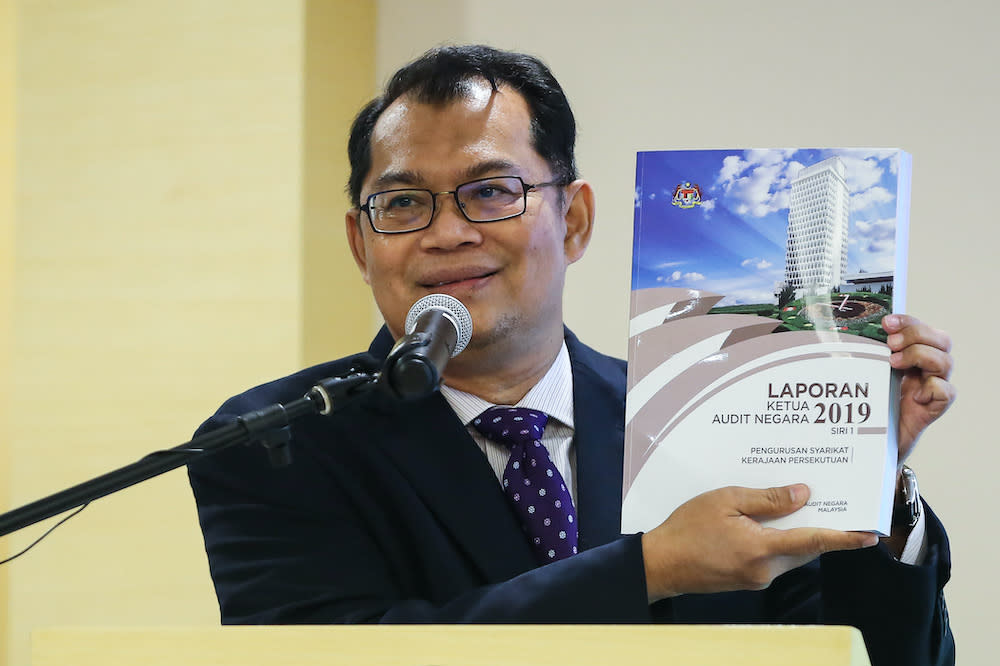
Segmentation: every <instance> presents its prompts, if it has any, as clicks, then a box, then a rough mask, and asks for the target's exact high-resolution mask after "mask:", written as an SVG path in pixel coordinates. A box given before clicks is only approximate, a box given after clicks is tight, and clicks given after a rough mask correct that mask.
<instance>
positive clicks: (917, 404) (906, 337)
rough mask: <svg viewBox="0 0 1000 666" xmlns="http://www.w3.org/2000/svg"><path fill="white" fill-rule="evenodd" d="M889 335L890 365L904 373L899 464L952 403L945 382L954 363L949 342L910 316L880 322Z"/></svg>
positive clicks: (951, 390) (944, 335)
mask: <svg viewBox="0 0 1000 666" xmlns="http://www.w3.org/2000/svg"><path fill="white" fill-rule="evenodd" d="M882 328H884V329H885V332H886V333H888V334H889V337H888V340H887V341H886V342H887V343H888V345H889V349H890V350H892V355H891V356H890V357H889V365H891V366H892V367H893V368H895V369H897V370H902V371H903V381H902V386H901V387H900V408H899V464H900V465H902V463H903V461H904V460H906V457H907V456H909V455H910V453H911V452H912V451H913V447H914V446H915V445H916V443H917V439H918V438H919V437H920V434H921V433H922V432H923V431H924V429H925V428H926V427H927V426H929V425H930V424H931V423H933V422H934V421H935V420H937V418H938V417H939V416H941V415H942V414H944V413H945V411H946V410H947V409H948V407H950V406H951V403H952V402H954V401H955V395H956V393H955V387H954V386H952V385H951V383H950V382H949V381H948V377H949V376H950V375H951V369H952V366H953V359H952V357H951V354H950V351H951V338H950V337H949V336H948V334H947V333H945V332H944V331H940V330H938V329H936V328H933V327H931V326H928V325H927V324H924V323H922V322H921V321H920V320H918V319H916V318H915V317H911V316H910V315H904V314H893V315H888V316H886V317H885V318H883V319H882Z"/></svg>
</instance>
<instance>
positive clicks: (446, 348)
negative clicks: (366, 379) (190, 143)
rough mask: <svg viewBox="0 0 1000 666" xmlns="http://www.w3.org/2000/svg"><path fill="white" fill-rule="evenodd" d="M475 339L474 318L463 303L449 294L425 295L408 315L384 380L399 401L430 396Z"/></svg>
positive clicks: (389, 357)
mask: <svg viewBox="0 0 1000 666" xmlns="http://www.w3.org/2000/svg"><path fill="white" fill-rule="evenodd" d="M471 338H472V316H471V315H470V314H469V310H468V309H467V308H466V307H465V306H464V305H462V301H460V300H458V299H457V298H454V297H453V296H448V295H447V294H431V295H429V296H424V297H423V298H421V299H420V300H419V301H417V302H416V303H414V304H413V307H411V308H410V311H409V312H408V313H407V315H406V335H404V336H403V337H401V338H400V339H399V340H398V341H397V342H396V344H395V346H393V348H392V351H390V352H389V356H388V357H387V358H386V361H385V366H384V367H383V368H382V375H381V381H382V382H384V383H386V384H387V385H388V388H389V390H390V392H392V394H393V395H395V396H396V397H397V398H401V399H404V400H408V399H411V398H420V397H423V396H425V395H429V394H430V393H433V392H434V391H435V390H437V387H438V384H440V383H441V373H442V372H444V367H445V365H447V364H448V360H449V359H451V358H452V357H453V356H457V355H458V354H459V353H460V352H461V351H462V350H463V349H465V346H466V345H467V344H469V340H470V339H471Z"/></svg>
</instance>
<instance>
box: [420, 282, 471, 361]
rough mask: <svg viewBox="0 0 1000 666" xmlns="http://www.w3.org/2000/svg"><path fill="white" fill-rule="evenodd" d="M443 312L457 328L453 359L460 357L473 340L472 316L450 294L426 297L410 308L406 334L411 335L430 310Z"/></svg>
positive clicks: (460, 302) (452, 353)
mask: <svg viewBox="0 0 1000 666" xmlns="http://www.w3.org/2000/svg"><path fill="white" fill-rule="evenodd" d="M432 309H436V310H442V311H443V313H444V315H445V316H446V317H447V318H448V320H449V321H450V322H451V323H452V324H453V325H454V326H455V333H456V339H455V348H454V349H453V350H452V352H451V355H452V357H455V356H458V354H459V352H461V351H462V350H463V349H465V347H466V345H468V344H469V340H471V339H472V315H471V314H469V309H468V308H467V307H465V305H463V304H462V301H460V300H458V299H457V298H455V297H454V296H449V295H448V294H430V295H428V296H424V297H423V298H421V299H420V300H418V301H417V302H416V303H414V304H413V306H412V307H411V308H410V311H409V312H408V313H407V314H406V334H407V335H409V334H410V333H412V332H413V329H415V328H416V326H417V321H418V320H419V319H420V315H422V314H424V313H425V312H427V311H428V310H432Z"/></svg>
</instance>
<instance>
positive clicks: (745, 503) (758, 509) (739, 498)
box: [732, 483, 809, 518]
mask: <svg viewBox="0 0 1000 666" xmlns="http://www.w3.org/2000/svg"><path fill="white" fill-rule="evenodd" d="M732 490H733V492H735V493H736V503H735V508H736V510H737V511H739V512H740V513H742V514H743V515H746V516H752V517H753V518H780V517H781V516H787V515H788V514H790V513H792V512H793V511H796V510H798V509H801V508H802V506H803V505H805V503H806V500H808V499H809V486H807V485H805V484H804V483H796V484H793V485H790V486H779V487H777V488H734V489H732Z"/></svg>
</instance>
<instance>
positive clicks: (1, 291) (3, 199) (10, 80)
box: [0, 0, 16, 664]
mask: <svg viewBox="0 0 1000 666" xmlns="http://www.w3.org/2000/svg"><path fill="white" fill-rule="evenodd" d="M14 37H15V33H14V2H13V0H0V512H2V511H7V510H8V509H9V508H10V497H9V493H8V491H7V488H9V487H10V446H9V442H10V427H9V423H10V421H9V413H10V348H11V329H12V325H11V300H12V298H13V289H14V287H13V278H14V270H13V265H12V264H13V259H14V135H15V132H14V95H15V93H16V90H15V82H14V72H15V63H14V58H15V53H16V44H15V41H14ZM6 546H7V544H6V542H5V541H3V540H0V560H2V559H4V558H5V557H7V556H8V555H9V549H8V548H7V547H6ZM7 569H8V567H6V566H0V636H7V625H8V608H9V606H8V603H7ZM3 662H4V657H3V656H0V664H2V663H3Z"/></svg>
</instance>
